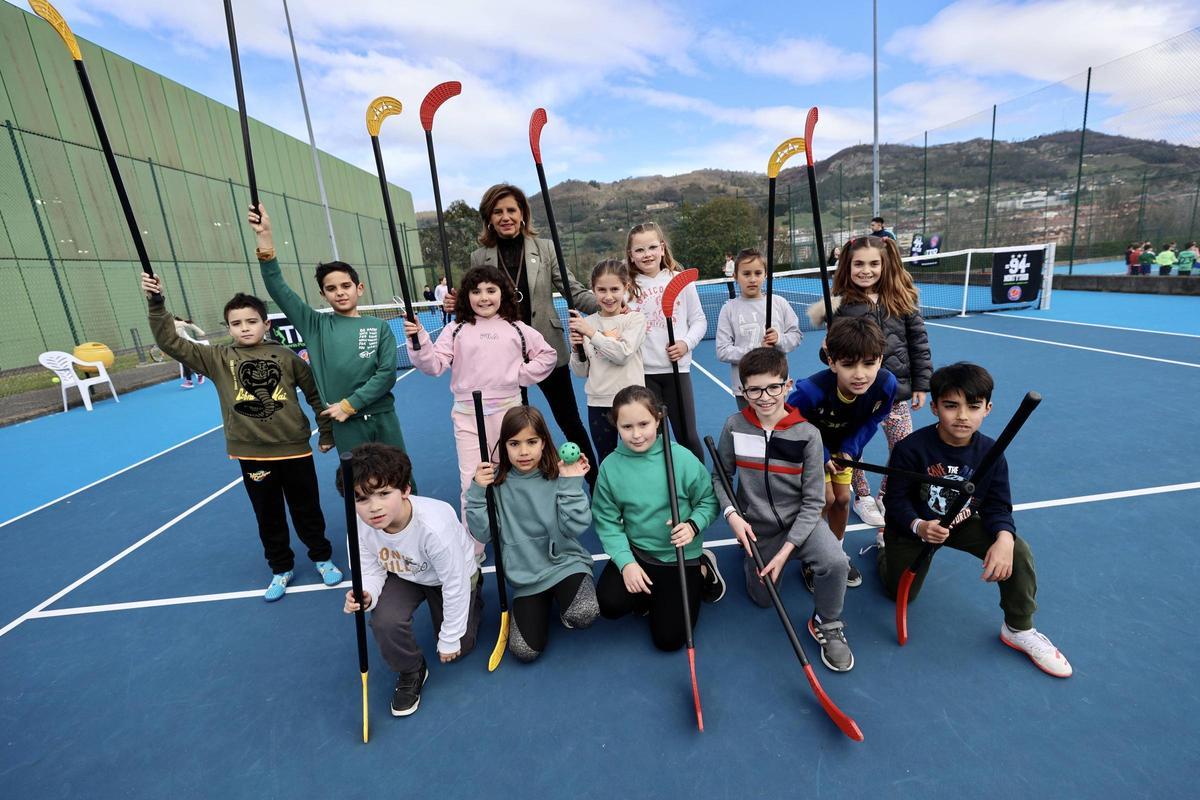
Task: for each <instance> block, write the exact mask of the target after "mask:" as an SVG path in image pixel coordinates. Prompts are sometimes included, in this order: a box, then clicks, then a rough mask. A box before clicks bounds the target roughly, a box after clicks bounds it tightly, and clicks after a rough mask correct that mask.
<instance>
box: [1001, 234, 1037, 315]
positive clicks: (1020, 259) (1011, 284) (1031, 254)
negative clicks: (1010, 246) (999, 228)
mask: <svg viewBox="0 0 1200 800" xmlns="http://www.w3.org/2000/svg"><path fill="white" fill-rule="evenodd" d="M1045 258H1046V251H1045V250H1043V249H1042V248H1040V247H1039V248H1037V249H1036V250H1013V251H1010V252H1007V253H993V254H992V302H993V303H995V304H997V305H1001V304H1004V303H1032V302H1033V301H1034V300H1037V297H1038V293H1039V292H1040V291H1041V290H1042V265H1043V264H1044V262H1045Z"/></svg>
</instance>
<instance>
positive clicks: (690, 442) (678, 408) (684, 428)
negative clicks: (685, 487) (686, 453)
mask: <svg viewBox="0 0 1200 800" xmlns="http://www.w3.org/2000/svg"><path fill="white" fill-rule="evenodd" d="M646 388H647V389H649V390H650V391H652V392H654V394H655V396H656V397H658V399H659V400H662V401H663V402H664V403H666V405H667V416H669V417H670V418H671V432H672V433H673V434H674V435H675V441H677V442H679V443H680V444H681V445H683V446H684V447H686V448H687V449H688V450H691V451H692V455H694V456H695V457H696V458H698V459H700V463H701V464H703V463H704V446H703V445H701V444H700V434H699V433H698V432H697V429H696V400H695V398H694V397H693V395H692V376H691V375H689V374H688V373H686V372H681V373H679V392H680V394H681V395H682V397H676V396H675V376H674V375H672V374H671V373H670V372H664V373H661V374H659V373H655V374H649V373H648V374H647V375H646Z"/></svg>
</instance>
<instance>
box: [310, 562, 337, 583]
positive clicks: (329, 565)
mask: <svg viewBox="0 0 1200 800" xmlns="http://www.w3.org/2000/svg"><path fill="white" fill-rule="evenodd" d="M315 566H316V568H317V572H319V573H321V580H322V581H323V582H324V583H325V585H326V586H337V585H338V584H339V583H341V582H342V571H341V570H340V569H338V568H337V567H335V566H334V565H333V562H332V561H317V562H315Z"/></svg>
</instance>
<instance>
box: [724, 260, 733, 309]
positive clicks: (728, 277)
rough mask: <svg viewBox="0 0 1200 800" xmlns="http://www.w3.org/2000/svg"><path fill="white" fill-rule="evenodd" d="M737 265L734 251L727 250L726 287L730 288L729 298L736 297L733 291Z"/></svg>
mask: <svg viewBox="0 0 1200 800" xmlns="http://www.w3.org/2000/svg"><path fill="white" fill-rule="evenodd" d="M734 270H735V267H734V264H733V253H730V252H729V251H728V250H727V251H725V288H726V289H728V290H729V299H730V300H732V299H733V297H734V291H733V273H734Z"/></svg>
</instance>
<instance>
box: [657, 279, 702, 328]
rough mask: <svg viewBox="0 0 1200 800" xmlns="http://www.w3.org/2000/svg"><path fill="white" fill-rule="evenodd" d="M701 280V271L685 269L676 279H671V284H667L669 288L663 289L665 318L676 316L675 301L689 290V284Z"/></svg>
mask: <svg viewBox="0 0 1200 800" xmlns="http://www.w3.org/2000/svg"><path fill="white" fill-rule="evenodd" d="M699 278H700V270H698V269H685V270H684V271H683V272H680V273H679V274H678V275H676V276H675V277H674V278H671V282H670V283H668V284H667V288H666V289H663V296H662V310H663V316H666V317H673V316H675V299H676V298H678V297H679V293H680V292H682V291H683V290H684V289H685V288H687V285H688V284H689V283H695V282H696V281H697V280H698V279H699Z"/></svg>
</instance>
